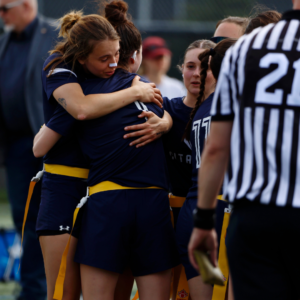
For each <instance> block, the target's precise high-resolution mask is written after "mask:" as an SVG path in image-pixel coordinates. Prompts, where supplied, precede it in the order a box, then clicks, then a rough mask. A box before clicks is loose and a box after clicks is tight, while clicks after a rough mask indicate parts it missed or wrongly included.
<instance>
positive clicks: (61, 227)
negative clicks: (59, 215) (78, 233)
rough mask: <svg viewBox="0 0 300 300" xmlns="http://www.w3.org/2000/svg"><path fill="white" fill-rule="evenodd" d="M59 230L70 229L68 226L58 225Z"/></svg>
mask: <svg viewBox="0 0 300 300" xmlns="http://www.w3.org/2000/svg"><path fill="white" fill-rule="evenodd" d="M59 230H60V231H63V230H66V231H69V230H70V227H69V226H67V227H65V228H64V226H62V225H60V226H59Z"/></svg>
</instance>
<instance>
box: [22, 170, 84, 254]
mask: <svg viewBox="0 0 300 300" xmlns="http://www.w3.org/2000/svg"><path fill="white" fill-rule="evenodd" d="M44 172H47V173H51V174H56V175H64V176H69V177H76V178H82V179H87V178H88V175H89V170H88V169H83V168H75V167H69V166H63V165H50V164H44V169H43V170H42V171H39V172H38V173H37V174H36V176H35V177H33V178H32V179H31V182H30V185H29V191H28V196H27V200H26V205H25V212H24V218H23V225H22V239H21V250H22V244H23V238H24V229H25V224H26V220H27V215H28V210H29V205H30V201H31V197H32V194H33V191H34V187H35V185H36V184H37V183H38V182H39V181H40V180H41V178H42V177H43V175H44ZM21 250H20V251H21Z"/></svg>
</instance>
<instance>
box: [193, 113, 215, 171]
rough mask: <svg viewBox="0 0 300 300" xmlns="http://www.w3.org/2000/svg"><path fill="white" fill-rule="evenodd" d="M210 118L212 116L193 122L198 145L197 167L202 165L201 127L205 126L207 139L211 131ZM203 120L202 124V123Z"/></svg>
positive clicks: (196, 145) (196, 144)
mask: <svg viewBox="0 0 300 300" xmlns="http://www.w3.org/2000/svg"><path fill="white" fill-rule="evenodd" d="M210 120H211V117H206V118H204V119H203V120H201V119H200V120H197V121H195V122H194V123H193V131H194V134H195V147H196V167H197V169H199V168H200V165H201V149H200V132H201V131H200V128H201V127H205V137H204V138H205V139H207V136H208V133H209V131H210ZM201 121H202V125H201Z"/></svg>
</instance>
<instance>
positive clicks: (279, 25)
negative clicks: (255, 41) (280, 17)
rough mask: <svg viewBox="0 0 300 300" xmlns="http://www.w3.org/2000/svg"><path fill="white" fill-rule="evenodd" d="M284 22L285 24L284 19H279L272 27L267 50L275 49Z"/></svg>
mask: <svg viewBox="0 0 300 300" xmlns="http://www.w3.org/2000/svg"><path fill="white" fill-rule="evenodd" d="M285 24H286V21H279V22H278V23H277V25H276V26H275V27H274V29H273V31H272V33H271V35H270V38H269V42H268V45H267V48H268V49H269V50H276V48H277V44H278V41H279V37H280V35H281V32H282V29H283V27H284V26H285Z"/></svg>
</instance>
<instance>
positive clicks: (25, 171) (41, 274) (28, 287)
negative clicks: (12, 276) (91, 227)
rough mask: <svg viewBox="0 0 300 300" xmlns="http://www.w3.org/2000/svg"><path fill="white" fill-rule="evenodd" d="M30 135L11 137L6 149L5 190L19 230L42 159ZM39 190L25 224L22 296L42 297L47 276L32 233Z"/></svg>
mask: <svg viewBox="0 0 300 300" xmlns="http://www.w3.org/2000/svg"><path fill="white" fill-rule="evenodd" d="M32 143H33V136H26V137H18V138H10V141H9V143H8V144H7V148H6V151H5V158H4V163H5V167H6V179H7V191H8V198H9V201H10V204H11V209H12V215H13V220H14V224H15V226H16V229H17V231H18V233H19V234H21V231H22V223H23V216H24V209H25V203H26V199H27V193H28V188H29V183H30V180H31V179H32V177H34V176H35V175H36V173H37V172H38V171H40V170H41V169H42V160H41V159H36V158H35V157H34V156H33V153H32ZM40 194H41V184H40V183H38V184H37V185H36V187H35V191H34V193H33V197H32V200H31V204H30V208H29V213H28V217H27V222H26V226H25V233H24V242H23V255H22V259H21V270H20V275H21V285H22V291H21V294H20V298H21V299H26V300H27V299H28V300H29V299H30V300H33V299H34V300H44V299H45V298H46V279H45V270H44V263H43V257H42V252H41V248H40V245H39V241H38V239H37V235H36V233H35V224H36V219H37V214H38V208H39V202H40Z"/></svg>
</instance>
